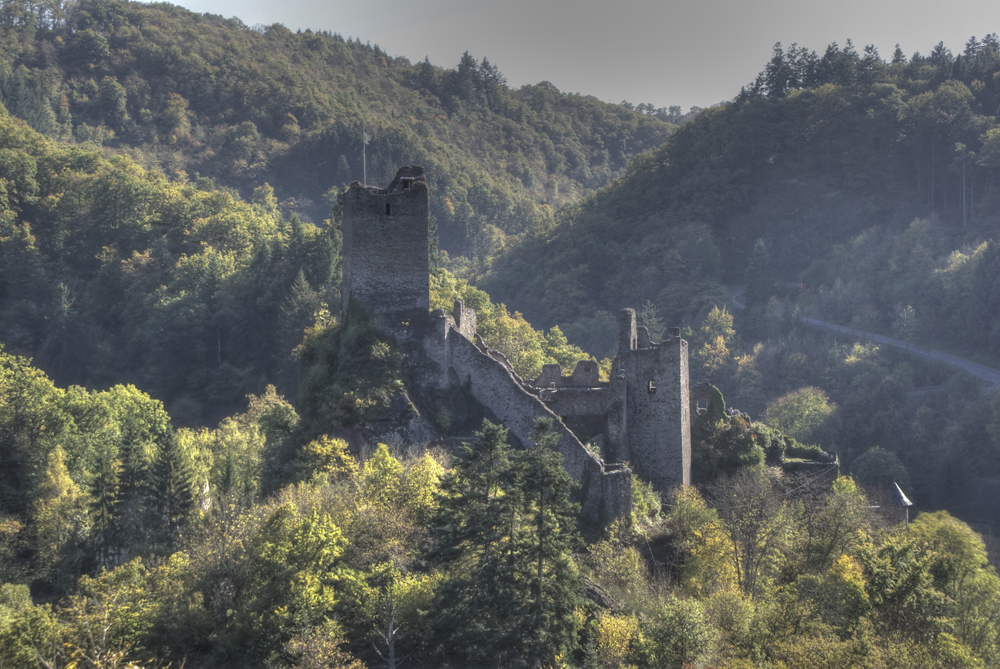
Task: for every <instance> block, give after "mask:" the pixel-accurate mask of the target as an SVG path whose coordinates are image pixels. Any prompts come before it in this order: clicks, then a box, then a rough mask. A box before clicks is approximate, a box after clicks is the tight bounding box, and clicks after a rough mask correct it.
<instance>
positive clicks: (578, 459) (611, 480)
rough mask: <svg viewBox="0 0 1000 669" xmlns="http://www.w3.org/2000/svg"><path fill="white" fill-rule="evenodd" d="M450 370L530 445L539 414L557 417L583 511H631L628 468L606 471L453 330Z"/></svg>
mask: <svg viewBox="0 0 1000 669" xmlns="http://www.w3.org/2000/svg"><path fill="white" fill-rule="evenodd" d="M447 345H448V356H449V369H450V370H451V372H453V374H454V376H455V377H456V378H455V380H456V381H457V383H458V384H459V385H460V386H461V387H462V388H463V389H465V390H466V391H467V392H469V393H471V394H472V396H473V397H475V398H476V400H477V401H479V402H481V403H482V404H483V405H484V406H486V407H488V408H489V409H490V411H492V412H493V413H494V414H495V415H496V417H497V420H499V421H500V422H501V423H503V424H504V425H505V426H506V427H507V429H508V430H509V431H510V434H511V435H512V436H513V437H514V438H515V439H517V440H518V441H519V442H520V443H521V444H522V445H523V446H526V447H527V446H529V445H530V444H531V439H532V436H533V432H534V426H535V421H536V420H537V419H538V418H551V419H553V423H554V428H555V430H556V432H557V434H558V435H559V452H560V453H562V456H563V467H565V468H566V471H567V472H568V473H569V475H570V476H572V477H573V479H574V480H576V481H578V482H579V483H580V486H581V489H580V500H581V504H582V507H583V508H582V511H583V513H584V515H585V516H586V517H587V518H589V519H591V520H592V521H594V522H599V523H604V522H607V521H608V520H610V519H613V518H616V517H621V514H624V515H625V516H627V515H628V514H629V513H630V512H631V504H632V502H631V499H632V497H631V494H632V493H631V474H630V472H629V470H628V469H617V470H615V471H611V472H605V471H604V467H603V465H602V464H601V462H600V460H598V459H597V457H595V456H594V455H593V454H592V453H591V452H590V451H588V450H587V449H586V447H584V445H583V444H581V443H580V440H579V439H577V438H576V436H575V435H574V434H573V433H572V432H571V431H570V430H569V429H567V427H566V426H565V425H563V423H562V422H561V421H560V420H559V417H558V416H556V415H555V414H553V413H552V412H551V411H549V410H548V409H547V408H546V407H545V405H544V404H543V403H542V402H541V401H539V399H538V398H537V397H535V396H534V395H532V394H530V393H528V392H527V391H526V390H525V389H524V388H523V387H522V385H521V383H520V382H519V381H518V380H517V379H516V378H515V377H514V375H513V374H512V373H511V372H510V370H509V369H507V368H506V367H505V366H504V365H502V364H501V363H499V362H498V361H496V360H494V359H493V358H491V357H490V356H489V355H487V354H486V353H484V352H483V351H481V350H480V349H479V348H477V347H476V345H475V344H473V343H472V342H471V341H469V340H468V339H466V338H465V337H464V336H462V335H461V334H460V333H459V332H458V331H457V330H454V329H452V330H450V331H449V333H448V342H447Z"/></svg>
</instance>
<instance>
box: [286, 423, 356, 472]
mask: <svg viewBox="0 0 1000 669" xmlns="http://www.w3.org/2000/svg"><path fill="white" fill-rule="evenodd" d="M297 467H298V472H299V475H298V478H300V479H305V480H308V479H310V478H311V477H313V476H315V475H317V474H325V475H326V476H327V478H328V480H330V481H337V480H341V479H350V478H353V477H355V476H357V474H358V471H359V467H358V461H357V460H355V459H354V456H352V455H351V454H350V452H349V451H348V448H347V442H346V441H344V440H343V439H331V438H330V437H328V436H327V435H325V434H324V435H322V436H320V438H319V439H315V440H313V441H310V442H309V443H308V444H306V445H305V446H303V447H302V450H301V452H300V453H299V459H298V464H297Z"/></svg>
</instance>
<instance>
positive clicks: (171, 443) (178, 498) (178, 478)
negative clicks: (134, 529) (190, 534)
mask: <svg viewBox="0 0 1000 669" xmlns="http://www.w3.org/2000/svg"><path fill="white" fill-rule="evenodd" d="M153 490H154V494H153V502H154V504H153V514H154V515H155V518H154V523H155V525H156V529H157V530H158V534H159V535H160V537H161V539H162V540H163V541H164V542H165V543H166V544H167V545H172V544H173V543H174V542H176V541H177V539H178V537H179V536H180V535H181V532H182V531H183V529H184V527H185V526H186V525H187V523H188V520H189V519H190V517H191V513H192V512H193V511H194V509H195V506H196V504H197V498H198V481H197V478H196V476H195V472H194V468H193V467H192V463H191V458H190V454H189V453H188V452H186V451H185V449H184V448H183V445H182V444H181V442H180V440H178V439H177V438H176V437H171V438H170V439H167V440H165V441H164V442H163V444H162V445H161V447H160V451H159V453H158V454H157V458H156V462H155V464H154V466H153Z"/></svg>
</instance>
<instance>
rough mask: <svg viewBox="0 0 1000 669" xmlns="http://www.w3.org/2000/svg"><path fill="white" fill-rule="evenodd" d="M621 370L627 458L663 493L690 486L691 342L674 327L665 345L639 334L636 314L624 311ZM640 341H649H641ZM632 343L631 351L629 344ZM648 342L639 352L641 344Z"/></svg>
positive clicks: (640, 473) (619, 354)
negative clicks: (679, 486) (655, 342)
mask: <svg viewBox="0 0 1000 669" xmlns="http://www.w3.org/2000/svg"><path fill="white" fill-rule="evenodd" d="M619 332H620V336H619V343H620V344H621V345H622V346H621V348H619V351H618V370H621V371H623V372H624V373H625V374H624V375H625V378H624V384H625V396H626V397H625V402H626V405H627V410H626V417H627V418H626V419H627V427H626V432H627V434H626V437H625V438H626V439H627V442H628V444H627V451H628V459H629V462H630V463H631V465H632V468H633V469H634V470H635V472H636V474H637V475H638V476H640V477H641V478H643V479H646V480H647V481H650V482H651V483H653V485H654V486H656V487H657V488H658V489H659V490H667V489H669V488H671V487H674V486H677V485H689V484H690V482H691V407H690V400H689V393H688V350H687V342H686V341H684V340H683V339H681V337H680V331H679V330H678V329H677V328H671V329H670V331H669V335H668V337H667V338H666V339H665V340H664V341H663V342H661V343H660V344H651V343H648V338H642V337H639V336H636V335H634V334H633V333H636V327H635V312H634V311H632V310H631V309H626V310H624V311H623V312H622V322H621V327H620V330H619ZM640 339H645V341H642V342H640ZM626 343H627V344H628V348H625V347H624V345H625V344H626ZM640 343H644V344H647V346H646V347H643V348H640V347H639V344H640Z"/></svg>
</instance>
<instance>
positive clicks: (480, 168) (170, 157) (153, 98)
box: [0, 0, 678, 258]
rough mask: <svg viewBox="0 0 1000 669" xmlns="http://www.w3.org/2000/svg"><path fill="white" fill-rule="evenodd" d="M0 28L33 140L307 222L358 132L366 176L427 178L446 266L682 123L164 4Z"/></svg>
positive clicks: (112, 4) (9, 100) (19, 2)
mask: <svg viewBox="0 0 1000 669" xmlns="http://www.w3.org/2000/svg"><path fill="white" fill-rule="evenodd" d="M0 32H2V36H0V44H2V48H0V100H2V101H3V103H4V104H5V105H6V107H7V109H8V111H10V112H11V113H12V114H13V115H15V116H18V117H20V118H23V119H25V120H27V121H28V122H29V123H30V124H31V126H32V127H33V128H35V129H36V130H38V131H40V132H42V133H44V134H46V135H49V136H52V137H57V138H60V139H63V140H66V141H76V142H77V143H80V144H90V145H92V146H98V147H104V149H105V150H106V151H114V152H119V153H128V154H130V155H131V156H132V157H133V159H134V160H136V161H137V162H138V163H140V164H142V165H144V166H158V167H160V168H162V169H163V170H165V171H166V172H167V173H168V174H169V175H171V176H179V175H181V174H182V173H186V174H188V175H192V176H193V175H196V174H197V175H201V176H204V177H210V178H212V179H213V180H214V181H215V182H216V183H217V184H219V185H220V186H226V187H231V188H235V189H236V190H238V191H239V192H240V193H241V194H242V195H243V196H244V197H249V196H250V194H251V193H252V191H253V190H254V189H255V188H257V187H259V186H260V185H262V184H263V183H264V182H267V183H269V184H271V186H272V187H273V188H274V189H275V192H276V196H277V197H278V199H279V201H280V202H281V203H282V206H283V208H284V209H285V210H286V211H295V212H297V213H298V214H299V215H300V216H302V217H303V218H305V219H306V220H311V221H314V222H315V223H317V224H319V223H321V222H322V221H323V220H324V219H325V218H327V217H328V216H329V212H330V209H331V206H332V204H333V201H334V200H335V199H336V195H337V193H338V192H339V190H340V189H342V188H343V186H345V185H346V184H348V183H349V182H350V181H353V180H361V179H362V175H363V171H364V170H363V165H362V162H363V161H362V128H363V127H364V128H365V129H366V131H367V133H368V135H370V136H371V141H370V143H369V144H368V147H367V178H368V181H369V182H370V183H374V184H378V183H387V182H388V181H389V180H391V178H392V175H393V174H395V171H396V168H397V167H399V166H400V165H404V164H421V165H424V167H425V168H426V169H427V175H428V179H429V183H430V186H431V212H432V214H433V216H434V217H435V218H436V220H437V224H438V230H439V233H440V237H441V246H442V248H443V249H445V250H447V251H448V253H449V254H451V255H452V256H456V255H462V256H467V257H470V258H479V257H488V256H490V255H493V254H495V253H496V252H497V251H499V250H500V249H502V248H504V246H505V244H506V243H507V242H506V240H507V238H508V237H512V238H514V239H516V238H517V237H518V236H519V235H522V234H523V233H524V232H525V231H527V230H529V229H530V228H531V227H532V226H533V225H535V224H537V223H538V222H539V221H545V220H548V218H550V217H551V215H552V212H553V210H554V209H555V208H557V207H559V206H560V205H562V204H563V203H565V202H569V201H573V200H574V199H576V198H578V197H579V196H580V195H582V194H584V193H587V192H590V191H592V190H593V189H595V188H597V187H599V186H601V185H603V184H604V183H606V182H607V181H608V180H609V179H611V178H613V177H614V176H616V175H618V174H620V173H621V172H622V171H623V170H624V169H625V167H626V165H627V164H628V162H629V160H630V159H631V157H632V156H633V155H634V154H636V153H640V152H642V151H646V150H649V149H652V148H655V147H657V146H659V145H660V144H661V143H662V142H663V141H664V140H665V139H666V138H667V136H668V135H669V133H670V131H671V129H672V128H673V127H674V125H673V124H671V123H666V122H664V121H663V120H660V118H673V119H674V120H677V118H678V115H677V113H676V111H674V116H667V115H666V114H665V113H664V110H654V109H652V108H651V107H649V106H648V105H640V107H641V108H642V110H643V111H642V112H637V111H633V110H631V109H629V108H626V107H624V106H621V105H611V104H606V103H603V102H600V101H598V100H597V99H596V98H593V97H586V96H581V95H570V94H564V93H560V92H559V91H558V90H557V89H556V88H555V87H554V86H552V85H551V84H549V83H546V82H542V83H540V84H538V85H534V86H524V87H522V88H521V89H519V90H516V91H515V90H511V89H510V88H509V87H507V85H506V83H505V79H504V77H503V74H502V73H501V72H500V70H499V69H498V68H497V66H496V65H493V64H491V63H490V62H489V60H488V59H487V58H485V57H484V58H482V60H477V59H475V58H473V57H472V56H471V55H469V54H468V53H466V54H465V55H464V56H463V58H462V60H461V62H460V63H458V64H457V65H456V66H455V67H454V68H452V69H442V68H441V67H437V66H434V65H432V64H431V63H430V62H427V61H426V60H425V61H424V62H423V63H416V64H414V63H410V62H409V61H408V60H407V59H405V58H398V57H393V56H390V55H389V54H387V53H385V52H384V51H382V50H381V49H379V48H378V46H372V45H370V44H362V43H361V42H360V41H357V40H350V39H344V38H343V37H341V36H340V35H338V34H335V33H329V32H326V31H320V32H312V31H305V32H300V33H292V32H290V31H289V30H288V29H286V28H285V27H284V26H281V25H280V24H275V25H271V26H256V27H253V28H250V27H248V26H246V25H244V24H243V23H241V22H240V21H239V20H238V19H223V18H222V17H219V16H213V15H207V14H206V15H198V14H194V13H192V12H189V11H187V10H185V9H183V8H181V7H177V6H175V5H170V4H166V3H157V4H144V3H135V2H125V1H123V0H111V1H107V0H95V1H90V0H82V1H79V2H77V1H71V2H63V1H59V2H55V3H52V2H46V3H34V2H27V1H25V0H4V2H2V3H0ZM630 107H631V105H630ZM657 112H658V113H659V114H660V117H656V116H654V114H655V113H657Z"/></svg>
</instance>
